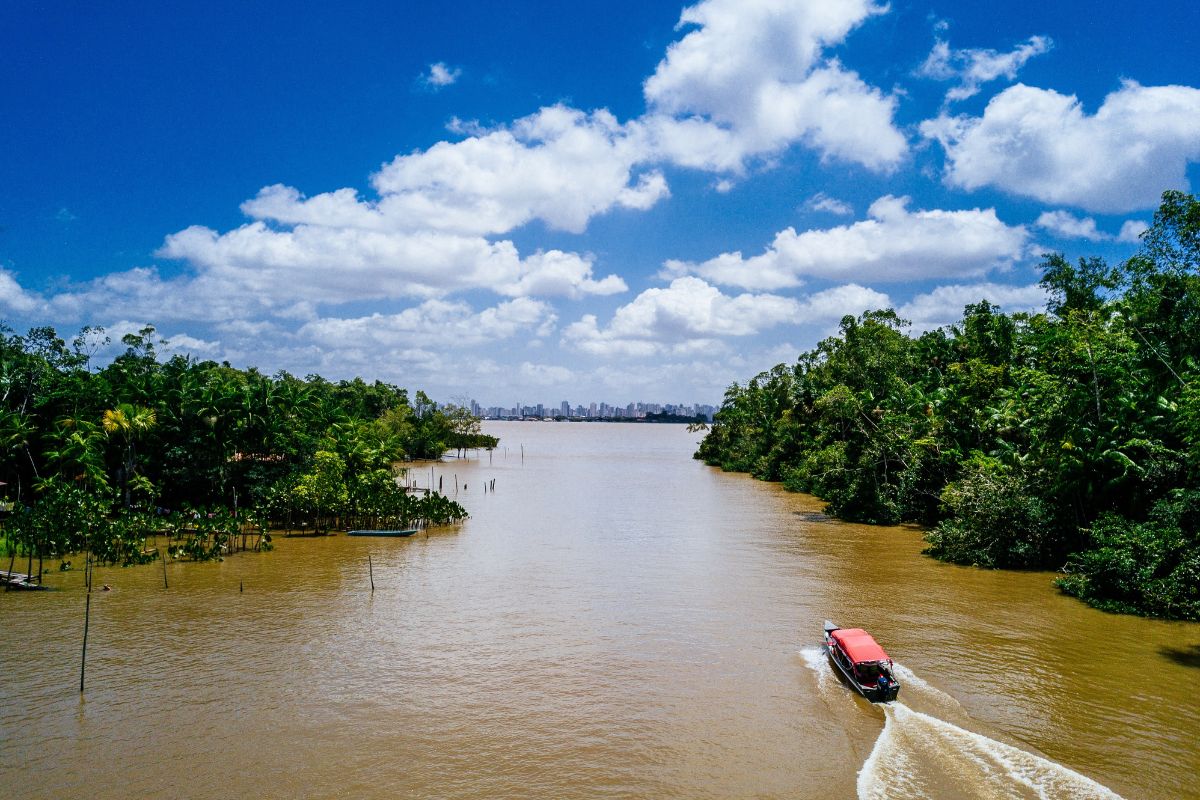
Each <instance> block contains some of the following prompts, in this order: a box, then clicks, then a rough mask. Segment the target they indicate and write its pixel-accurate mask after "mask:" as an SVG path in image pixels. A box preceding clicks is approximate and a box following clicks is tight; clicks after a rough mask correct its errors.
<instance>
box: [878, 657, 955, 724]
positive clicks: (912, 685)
mask: <svg viewBox="0 0 1200 800" xmlns="http://www.w3.org/2000/svg"><path fill="white" fill-rule="evenodd" d="M892 670H893V671H894V672H895V673H896V677H897V678H899V679H900V694H901V695H904V696H906V697H907V698H909V699H910V700H911V699H914V695H915V696H916V698H919V699H921V700H927V701H932V702H933V704H934V705H936V706H937V707H938V711H940V712H947V713H950V714H952V715H954V716H958V715H960V714H965V713H966V712H965V711H964V709H963V707H962V704H961V703H959V702H958V701H957V700H955V699H954V698H953V697H951V696H950V695H948V694H946V693H945V692H943V691H942V690H941V689H939V688H937V687H936V686H934V685H933V684H931V683H929V682H928V681H926V680H925V679H924V678H922V677H921V676H919V675H917V673H915V672H913V671H912V670H911V669H909V668H908V667H906V666H904V665H903V664H901V663H900V662H899V661H894V662H892Z"/></svg>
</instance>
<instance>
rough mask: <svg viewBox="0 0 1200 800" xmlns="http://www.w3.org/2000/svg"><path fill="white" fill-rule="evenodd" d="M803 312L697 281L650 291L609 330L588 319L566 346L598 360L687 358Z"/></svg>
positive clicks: (786, 302) (773, 298)
mask: <svg viewBox="0 0 1200 800" xmlns="http://www.w3.org/2000/svg"><path fill="white" fill-rule="evenodd" d="M801 310H802V306H801V304H800V303H799V302H797V301H796V300H793V299H791V298H787V297H779V296H777V295H770V294H741V295H737V296H733V297H731V296H728V295H725V294H722V292H721V291H720V290H719V289H717V288H716V287H715V286H711V285H709V284H708V283H707V282H705V281H703V280H701V279H699V278H695V277H690V276H689V277H683V278H677V279H675V280H674V281H672V282H671V284H670V285H669V286H668V287H666V288H661V289H660V288H655V289H647V290H646V291H644V292H642V293H641V294H640V295H638V296H637V297H636V298H635V299H634V300H633V302H631V303H629V304H627V305H624V306H621V307H620V308H618V309H617V311H616V313H614V314H613V318H612V321H611V322H610V323H609V324H608V326H607V327H603V328H602V327H600V325H599V323H598V321H597V318H596V316H595V315H593V314H587V315H584V317H583V318H582V319H580V320H579V321H578V322H575V323H572V324H571V325H570V326H568V327H567V329H566V331H565V332H564V336H563V339H564V342H565V343H567V344H569V345H571V346H573V347H576V348H578V349H580V350H582V351H584V352H588V353H592V354H596V355H631V356H649V355H657V354H663V353H673V354H677V355H678V354H681V353H686V352H693V351H696V350H703V349H707V348H710V347H712V346H713V340H715V339H716V338H717V337H723V336H749V335H752V334H755V333H758V332H760V331H763V330H766V329H767V328H770V327H773V326H775V325H779V324H781V323H783V322H787V321H794V320H795V318H796V315H797V314H798V313H800V311H801Z"/></svg>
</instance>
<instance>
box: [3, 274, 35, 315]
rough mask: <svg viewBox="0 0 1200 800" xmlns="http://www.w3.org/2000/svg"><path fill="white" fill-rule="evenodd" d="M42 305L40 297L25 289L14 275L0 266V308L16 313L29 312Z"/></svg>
mask: <svg viewBox="0 0 1200 800" xmlns="http://www.w3.org/2000/svg"><path fill="white" fill-rule="evenodd" d="M41 306H42V299H41V298H40V297H38V296H37V295H35V294H31V293H30V292H27V291H25V290H24V289H23V288H21V284H20V283H18V282H17V279H16V277H15V276H14V275H13V274H12V273H11V272H9V271H8V270H6V269H4V268H3V267H0V309H5V310H7V311H9V312H12V313H16V314H29V313H32V312H34V311H36V310H38V309H39V308H40V307H41Z"/></svg>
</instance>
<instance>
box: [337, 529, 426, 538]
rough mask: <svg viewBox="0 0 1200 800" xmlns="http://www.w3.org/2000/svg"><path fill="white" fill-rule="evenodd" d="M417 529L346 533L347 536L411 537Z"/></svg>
mask: <svg viewBox="0 0 1200 800" xmlns="http://www.w3.org/2000/svg"><path fill="white" fill-rule="evenodd" d="M417 530H418V529H417V528H405V529H404V530H400V531H346V535H347V536H412V535H413V534H414V533H416V532H417Z"/></svg>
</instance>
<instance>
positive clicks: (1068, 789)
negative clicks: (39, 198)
mask: <svg viewBox="0 0 1200 800" xmlns="http://www.w3.org/2000/svg"><path fill="white" fill-rule="evenodd" d="M487 429H488V430H489V431H490V432H492V433H495V434H497V435H499V436H500V437H501V439H502V441H501V447H500V449H499V450H497V451H496V452H494V453H493V454H492V455H491V457H490V458H489V456H488V454H487V453H486V452H483V453H480V454H475V455H473V456H472V458H471V459H469V460H466V461H463V460H453V459H451V460H446V461H443V462H441V463H439V464H436V465H434V466H433V476H434V479H435V480H437V479H441V480H442V481H443V486H444V487H445V488H446V489H447V491H448V493H450V494H451V495H453V494H454V488H453V487H454V481H455V480H457V482H458V485H459V489H458V500H459V501H460V502H461V503H463V504H464V505H465V506H466V507H467V508H468V510H469V511H470V512H471V515H472V517H471V519H470V520H468V521H467V522H466V523H464V524H462V525H460V526H456V527H452V528H446V529H442V530H436V531H433V532H430V533H429V534H428V535H418V536H416V537H413V538H410V539H370V538H350V537H346V536H336V537H329V538H323V539H299V538H295V539H282V538H280V539H277V540H276V541H277V544H278V547H277V549H276V550H275V551H274V552H272V553H267V554H261V555H259V554H253V553H248V554H238V555H234V556H231V557H229V558H228V559H226V560H225V561H224V562H222V563H213V564H172V565H170V566H169V568H168V575H169V581H170V588H169V589H167V590H164V589H163V583H162V579H163V576H162V569H161V566H160V565H158V564H154V565H150V566H148V567H137V568H128V569H122V568H120V567H111V568H104V569H99V570H97V574H96V581H97V585H99V584H101V583H108V584H110V585H111V586H112V587H113V589H112V591H110V592H96V593H93V596H92V612H91V626H90V634H89V640H88V660H87V690H86V693H85V694H83V695H82V696H81V695H80V693H79V667H80V646H81V643H82V635H83V616H84V603H85V593H84V591H83V588H82V574H81V571H72V572H66V573H55V574H53V575H51V576H50V577H49V578H48V580H47V582H48V583H50V584H52V585H53V586H55V587H56V588H57V589H58V591H53V592H27V593H18V592H12V593H7V594H0V786H3V787H4V789H5V790H6V791H7V792H9V793H12V794H14V796H15V795H16V794H18V793H19V794H20V796H22V797H25V798H31V797H36V798H59V797H86V798H97V799H98V798H131V797H172V798H173V797H187V798H230V797H243V798H268V797H269V798H275V797H278V798H284V797H287V798H293V797H295V798H332V797H354V798H391V797H414V798H426V797H427V798H489V799H494V798H529V797H534V798H595V797H613V798H630V797H637V798H745V797H762V798H813V797H820V798H855V797H859V798H909V797H912V798H916V797H932V798H972V797H978V798H1005V797H1017V798H1021V797H1043V798H1060V797H1061V798H1084V797H1095V798H1111V797H1117V796H1119V797H1125V798H1130V799H1131V800H1132V798H1180V797H1200V786H1198V785H1197V783H1198V780H1200V779H1198V776H1200V743H1198V734H1200V625H1194V624H1185V623H1168V622H1161V621H1154V620H1146V619H1138V618H1133V617H1123V616H1113V615H1108V614H1104V613H1101V612H1099V611H1095V610H1092V609H1089V608H1087V607H1086V606H1084V605H1082V604H1080V603H1079V602H1077V601H1074V600H1071V599H1070V598H1067V597H1063V596H1061V595H1060V594H1058V593H1057V591H1056V590H1054V589H1053V588H1052V586H1051V585H1050V581H1051V579H1052V575H1050V574H1048V573H1015V572H987V571H983V570H978V569H970V568H963V567H954V566H948V565H945V564H940V563H937V562H935V561H932V560H930V559H928V558H925V557H923V556H921V555H920V550H921V546H922V542H921V538H920V533H919V531H917V530H914V529H910V528H905V527H897V528H881V527H869V526H859V525H850V524H846V523H841V522H836V521H833V520H830V519H828V518H826V517H824V516H823V515H822V514H821V513H820V509H821V503H820V502H819V501H817V500H815V499H813V498H811V497H807V496H802V495H794V494H789V493H787V492H784V491H783V490H782V489H780V488H779V487H777V486H773V485H769V484H763V483H760V482H757V481H754V480H752V479H749V478H747V477H746V476H743V475H728V474H723V473H721V472H719V471H715V470H712V469H709V468H707V467H705V466H703V465H702V464H700V463H698V462H695V461H693V460H692V459H691V458H690V456H691V453H692V451H693V450H694V447H695V443H696V441H697V439H698V435H697V434H689V433H687V432H686V431H685V430H684V428H682V427H681V426H674V425H660V426H655V425H623V424H576V423H498V424H491V425H488V426H487ZM522 446H523V449H524V457H523V459H522V456H521V449H522ZM412 477H413V478H415V479H416V480H417V481H418V482H419V483H420V484H421V485H427V484H428V482H429V480H430V467H429V465H426V466H424V467H419V468H415V469H414V470H413V473H412ZM493 479H494V480H495V486H496V488H495V491H494V492H485V491H484V484H485V482H490V481H491V480H493ZM368 555H369V556H370V559H371V563H372V565H373V571H374V581H375V590H374V592H372V591H371V589H370V584H369V580H370V576H369V574H368ZM239 587H244V591H239ZM826 618H830V619H833V620H835V621H836V622H838V623H839V624H841V625H844V626H847V627H849V626H861V627H865V628H867V629H868V630H870V631H871V632H872V633H873V634H874V635H875V637H876V638H877V639H878V640H879V641H880V643H881V644H882V645H883V646H884V648H885V649H887V651H888V652H889V654H891V655H892V656H893V658H895V659H896V662H897V665H898V667H897V670H898V674H899V677H900V679H901V681H902V683H903V689H902V690H901V692H900V698H899V700H898V701H897V702H895V703H891V704H888V705H886V706H873V705H871V704H870V703H868V702H866V701H865V700H864V699H863V698H861V697H858V696H856V695H854V694H852V693H851V691H850V690H849V689H848V688H847V687H846V685H845V684H843V683H842V682H841V681H840V680H839V679H838V678H837V676H836V675H835V673H834V672H833V671H832V669H831V667H830V664H829V663H828V661H827V660H826V658H825V656H824V654H823V653H822V651H821V650H820V648H819V642H820V639H821V624H822V622H823V621H824V620H825V619H826Z"/></svg>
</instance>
